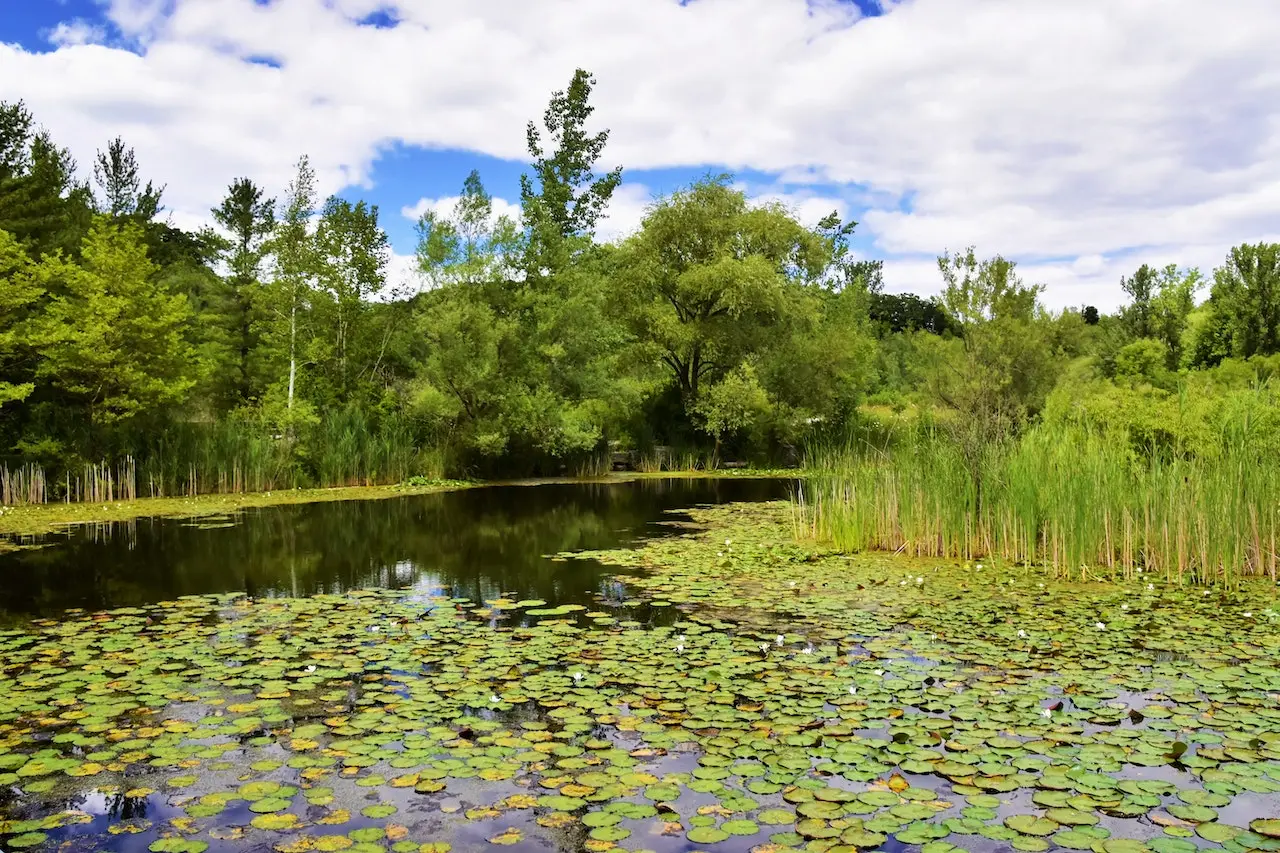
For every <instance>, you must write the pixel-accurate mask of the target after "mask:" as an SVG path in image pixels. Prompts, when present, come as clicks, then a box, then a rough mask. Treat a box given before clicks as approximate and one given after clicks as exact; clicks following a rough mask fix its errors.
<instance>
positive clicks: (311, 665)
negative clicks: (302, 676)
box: [303, 664, 316, 672]
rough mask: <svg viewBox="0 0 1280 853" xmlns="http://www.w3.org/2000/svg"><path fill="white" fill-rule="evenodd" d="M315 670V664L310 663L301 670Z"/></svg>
mask: <svg viewBox="0 0 1280 853" xmlns="http://www.w3.org/2000/svg"><path fill="white" fill-rule="evenodd" d="M315 671H316V665H315V664H310V665H309V666H307V667H306V668H305V669H304V670H303V672H315Z"/></svg>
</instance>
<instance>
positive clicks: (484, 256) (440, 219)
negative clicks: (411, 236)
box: [417, 170, 523, 286]
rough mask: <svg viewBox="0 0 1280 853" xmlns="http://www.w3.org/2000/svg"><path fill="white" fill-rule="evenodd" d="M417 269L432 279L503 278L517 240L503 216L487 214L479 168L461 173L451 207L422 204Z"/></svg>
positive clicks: (439, 282) (479, 280) (481, 281)
mask: <svg viewBox="0 0 1280 853" xmlns="http://www.w3.org/2000/svg"><path fill="white" fill-rule="evenodd" d="M417 233H418V247H417V258H418V271H419V272H421V273H422V274H423V275H424V276H425V277H426V278H427V279H428V280H430V281H431V282H432V283H433V284H435V285H437V286H439V285H443V284H446V283H450V282H463V283H466V284H473V285H479V284H487V283H493V282H496V281H506V280H509V279H510V277H511V276H512V275H514V274H515V272H516V271H515V268H514V266H513V262H514V260H515V259H516V258H517V257H518V256H519V254H520V253H521V251H522V247H523V241H522V238H521V234H520V232H519V228H518V227H517V225H516V223H515V222H514V221H512V219H511V218H510V217H508V216H505V215H504V216H499V217H497V219H494V217H493V199H492V198H491V197H490V195H489V193H488V192H486V191H485V188H484V184H483V183H481V181H480V173H479V172H477V171H475V170H472V172H471V173H470V174H469V175H467V179H466V181H465V182H464V183H463V186H462V195H461V196H460V197H459V199H458V202H457V204H455V205H454V208H453V210H452V211H451V212H450V213H449V214H447V215H441V214H439V213H437V212H436V211H434V210H427V211H425V212H424V213H423V214H422V215H421V216H419V217H418V222H417Z"/></svg>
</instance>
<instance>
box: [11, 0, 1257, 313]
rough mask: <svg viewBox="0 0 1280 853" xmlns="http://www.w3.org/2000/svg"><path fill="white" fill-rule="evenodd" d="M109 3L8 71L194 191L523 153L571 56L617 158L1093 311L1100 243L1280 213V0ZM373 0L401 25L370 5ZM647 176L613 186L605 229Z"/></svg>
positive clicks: (898, 263)
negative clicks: (964, 265) (583, 72)
mask: <svg viewBox="0 0 1280 853" xmlns="http://www.w3.org/2000/svg"><path fill="white" fill-rule="evenodd" d="M101 2H102V3H103V4H104V5H105V7H106V15H107V18H108V20H109V21H110V22H111V23H112V25H113V26H114V27H115V28H116V29H117V30H118V31H119V33H120V34H121V35H122V36H123V37H124V38H125V39H126V40H127V41H128V43H130V44H132V45H133V46H134V48H135V49H134V52H130V51H128V50H125V49H120V48H107V47H103V46H101V45H98V44H94V43H92V42H93V41H96V39H87V40H76V39H72V38H66V39H65V40H63V41H59V42H58V45H59V47H58V49H56V50H53V51H49V52H43V53H39V52H37V53H33V52H28V51H25V50H23V49H21V48H19V47H16V46H13V45H0V79H4V80H5V81H6V89H7V94H8V96H10V97H12V96H17V97H23V98H25V99H26V100H27V102H28V103H29V104H30V106H31V107H32V109H33V110H35V111H36V113H37V115H38V116H39V117H40V120H41V122H42V123H44V124H46V125H47V126H48V127H49V128H50V129H51V130H52V131H53V132H54V133H55V135H56V136H57V137H58V139H59V140H61V141H62V142H63V144H68V145H70V146H71V148H72V150H73V152H74V153H75V154H76V155H77V156H78V157H79V158H80V160H81V162H82V163H84V162H88V161H89V160H90V159H91V156H92V151H93V149H94V147H95V146H98V145H101V144H102V142H103V141H104V140H105V139H108V138H110V137H112V136H114V135H115V134H116V133H121V134H123V135H124V136H125V137H126V138H127V139H128V140H129V141H130V143H131V144H133V145H135V146H136V148H137V149H138V154H139V157H140V158H141V161H142V162H143V163H144V164H145V165H146V167H147V168H148V169H149V170H154V174H155V175H156V176H157V177H159V178H160V179H162V180H164V181H166V182H168V184H169V187H170V189H169V192H168V194H167V199H166V200H167V201H168V202H169V203H170V204H171V205H173V206H174V207H175V208H179V209H183V210H189V211H197V212H198V211H204V210H207V208H208V207H209V206H210V205H211V204H213V203H216V201H217V198H218V197H219V195H220V193H221V191H222V190H223V189H224V188H225V186H226V184H227V183H228V182H229V181H230V180H231V179H233V178H234V177H236V176H238V175H242V174H249V175H253V176H254V177H255V178H256V179H257V180H259V181H261V182H262V183H264V184H265V185H267V186H269V187H282V186H283V185H284V183H285V181H287V179H288V177H289V173H290V171H291V167H292V163H293V160H294V159H295V158H296V156H297V154H298V153H300V152H302V151H306V152H308V153H309V154H310V155H311V156H312V159H313V162H314V163H315V165H316V167H317V170H318V173H319V183H320V189H321V191H322V192H332V191H336V190H338V189H340V188H342V187H343V186H345V185H350V184H354V185H358V186H359V185H367V184H368V181H369V179H370V175H371V166H372V164H373V162H374V161H375V159H376V158H377V157H378V155H379V153H380V152H381V151H382V150H383V149H384V148H385V147H386V146H387V145H389V144H391V143H395V142H398V143H402V144H409V145H424V146H432V147H449V148H461V149H468V150H473V151H477V152H483V153H485V154H488V155H491V156H497V157H502V158H510V159H520V158H523V157H524V132H523V131H524V124H525V122H526V121H527V120H528V119H529V118H531V117H535V116H538V115H540V114H541V112H542V110H543V108H544V107H545V104H546V99H547V96H548V94H549V93H550V92H551V91H552V90H554V89H559V88H563V87H564V85H565V84H566V83H567V81H568V79H569V77H570V75H571V74H572V72H573V69H574V68H575V67H577V66H582V67H585V68H589V69H591V70H592V71H593V73H595V74H596V76H597V78H598V80H599V85H598V87H597V90H596V93H595V96H594V98H593V101H594V103H595V105H596V107H597V111H596V114H595V117H594V118H595V119H596V120H597V121H598V124H599V126H605V127H609V128H610V129H611V131H612V134H611V137H610V142H609V145H608V147H607V149H606V150H605V152H604V156H603V158H602V159H603V162H602V165H603V166H604V167H606V168H607V167H610V166H613V165H615V164H622V165H624V166H626V167H628V168H629V169H656V168H669V167H676V166H699V167H701V166H704V165H707V164H714V165H715V166H716V167H725V168H729V169H733V170H741V169H751V170H754V171H756V172H763V173H765V174H772V175H777V176H778V179H779V181H785V182H786V183H788V184H791V185H803V186H808V187H810V188H812V192H813V198H823V197H824V196H826V195H830V194H833V193H835V190H833V189H832V187H833V185H834V186H836V187H838V188H848V189H850V190H851V191H852V190H854V189H856V193H853V192H850V193H845V192H843V191H841V192H839V193H838V195H839V196H840V197H841V198H844V199H846V200H849V201H847V202H846V204H847V205H849V204H851V201H852V200H853V199H854V198H855V196H856V198H857V199H858V201H859V203H860V205H861V207H853V206H847V207H846V209H847V210H848V211H849V213H850V214H851V215H852V216H853V218H856V219H858V220H859V222H860V227H859V233H860V234H866V235H870V236H871V238H873V240H874V243H875V247H876V249H877V250H878V251H879V252H880V253H881V254H883V255H885V256H886V257H887V258H888V259H889V260H891V261H893V262H894V263H893V264H891V265H890V266H889V267H888V270H892V269H896V268H901V269H902V270H903V271H904V272H903V275H904V277H905V276H906V271H907V270H909V269H924V268H926V267H929V268H931V266H932V261H930V260H929V257H930V256H932V255H934V254H936V253H938V252H940V251H942V250H943V249H945V248H953V249H954V248H960V247H963V246H965V245H969V244H976V245H977V247H978V250H979V253H980V254H984V255H989V254H994V253H996V252H999V253H1002V254H1004V255H1006V256H1007V257H1012V258H1015V259H1017V260H1019V261H1020V262H1021V263H1022V267H1023V269H1024V270H1026V271H1031V270H1034V271H1036V272H1037V273H1038V274H1042V275H1044V276H1045V277H1046V278H1047V279H1048V284H1049V285H1050V290H1049V302H1050V303H1051V304H1060V305H1065V304H1074V303H1075V302H1077V301H1078V300H1077V296H1078V295H1080V294H1087V295H1088V296H1089V298H1091V299H1094V300H1095V301H1096V302H1097V303H1098V304H1099V305H1100V306H1101V307H1109V306H1112V305H1114V304H1115V303H1116V302H1117V301H1118V300H1119V298H1120V294H1119V291H1118V289H1117V288H1116V287H1115V284H1114V282H1115V281H1116V280H1117V279H1118V275H1117V276H1114V277H1112V276H1111V273H1112V272H1113V271H1114V270H1113V267H1115V265H1117V264H1125V263H1130V262H1136V263H1141V262H1143V261H1150V262H1168V260H1171V261H1176V262H1179V263H1184V264H1191V263H1198V262H1200V261H1199V259H1201V258H1207V257H1213V258H1215V259H1217V260H1214V261H1213V263H1217V262H1219V260H1220V258H1221V256H1222V255H1224V254H1225V252H1226V250H1227V248H1228V247H1229V246H1230V245H1232V244H1234V243H1239V242H1243V241H1246V240H1248V241H1256V240H1259V239H1276V238H1277V236H1278V234H1277V226H1276V225H1275V223H1276V222H1277V220H1278V215H1280V109H1278V108H1277V106H1276V105H1277V104H1280V73H1277V70H1278V65H1277V61H1276V59H1275V45H1276V44H1277V43H1278V42H1280V4H1276V3H1275V2H1274V0H1234V2H1233V3H1231V4H1227V5H1224V4H1218V5H1216V6H1215V5H1213V4H1208V5H1206V4H1204V3H1200V2H1196V0H1078V2H1073V3H1048V2H1039V3H1031V2H1026V0H895V2H883V3H881V6H882V7H883V8H884V10H885V12H886V13H885V14H884V15H882V16H879V17H874V18H866V19H860V18H859V16H858V13H857V11H856V7H855V6H853V5H852V4H849V3H840V2H835V0H698V2H696V3H689V4H687V5H680V4H679V3H678V2H676V0H626V2H613V3H592V2H589V0H558V2H555V3H550V2H547V3H529V2H526V0H473V2H469V3H457V2H453V1H452V0H414V2H409V0H399V2H391V0H274V2H272V3H269V4H262V3H257V2H255V0H101ZM380 10H381V11H386V12H389V13H391V14H392V15H393V16H394V17H395V18H397V19H398V20H399V21H400V23H399V24H398V25H397V26H395V27H390V28H388V27H374V26H367V25H362V24H361V21H363V20H365V18H366V17H367V16H369V15H371V14H373V13H375V12H378V11H380ZM1241 21H1247V22H1248V23H1247V25H1244V26H1242V25H1241V24H1240V22H1241ZM67 26H68V29H67V31H66V34H67V35H69V34H70V33H71V32H72V30H71V29H70V27H71V24H68V25H67ZM566 33H572V34H573V37H572V38H569V37H566V35H565V34H566ZM264 59H266V60H269V62H263V60H264ZM276 66H278V67H276ZM647 200H648V199H647V198H644V197H643V195H642V188H639V187H637V188H634V189H629V190H627V189H625V188H624V191H622V192H620V194H619V197H618V199H617V200H616V201H615V208H616V209H615V210H614V211H611V215H610V217H609V222H610V227H614V228H615V229H616V233H625V232H626V229H627V228H630V227H633V224H634V223H635V222H638V219H639V213H640V211H642V210H643V207H644V203H645V202H647ZM801 204H802V205H803V204H809V202H801ZM811 207H812V209H813V210H816V209H818V205H817V203H816V202H813V203H812V204H811ZM805 209H806V210H808V209H809V208H805ZM828 209H830V208H828ZM824 212H825V211H824ZM602 231H603V229H602ZM1135 252H1137V254H1135ZM1062 258H1068V260H1067V261H1062V260H1061V259H1062ZM1098 259H1101V263H1100V262H1099V260H1098ZM1166 259H1167V260H1166ZM933 276H934V278H933V281H934V286H935V288H936V284H937V280H936V273H934V274H933ZM886 279H887V280H889V281H891V280H892V276H891V275H890V274H889V272H888V271H887V272H886ZM1104 279H1106V280H1108V281H1109V283H1106V284H1105V285H1104V284H1103V281H1104ZM913 280H914V279H913ZM921 287H923V284H922V285H921Z"/></svg>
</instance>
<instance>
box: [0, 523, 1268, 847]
mask: <svg viewBox="0 0 1280 853" xmlns="http://www.w3.org/2000/svg"><path fill="white" fill-rule="evenodd" d="M788 513H789V511H788V509H787V508H786V506H785V505H781V504H774V505H739V506H731V507H724V508H716V509H707V510H699V511H697V512H696V513H694V520H695V521H696V522H697V523H698V525H699V526H698V527H696V528H694V529H691V530H690V531H688V532H687V534H686V535H683V536H678V537H670V538H663V539H656V540H652V541H650V542H648V543H646V544H644V545H643V546H642V547H639V548H637V549H634V550H626V551H616V552H606V553H595V554H590V555H563V557H564V558H576V557H581V556H590V557H592V558H595V559H599V560H602V561H605V562H607V563H611V564H614V565H617V566H619V567H624V566H625V567H630V568H634V569H639V570H641V571H640V572H639V573H628V576H627V577H626V583H627V585H628V590H629V591H628V595H630V596H635V597H637V598H642V599H644V600H646V601H648V602H649V603H650V605H651V606H652V605H657V610H659V611H664V612H669V613H670V614H671V615H670V616H669V617H668V618H664V619H661V620H657V622H656V623H646V624H640V623H638V622H636V621H631V620H629V619H628V618H627V613H626V611H623V610H620V609H616V608H614V607H613V606H612V604H615V603H616V601H613V600H611V599H608V598H606V597H605V596H603V595H602V596H601V600H600V602H599V604H598V609H596V610H592V609H589V608H586V607H583V606H581V605H555V604H548V602H546V601H541V600H523V601H521V600H514V599H513V598H501V599H494V600H489V601H474V602H473V601H468V600H465V599H461V598H455V599H448V600H445V599H433V600H430V601H422V600H415V599H411V598H407V597H405V596H404V595H403V594H401V593H395V592H390V591H376V590H375V591H366V592H361V593H353V594H349V595H341V596H336V595H334V596H316V597H313V598H307V599H268V600H259V601H249V600H247V599H243V598H239V597H234V596H200V597H191V598H183V599H180V600H177V601H173V602H167V603H163V604H160V605H157V606H154V607H147V608H132V609H125V610H117V611H114V612H111V613H105V614H96V615H73V616H71V617H69V618H67V619H65V620H60V621H43V622H37V623H34V624H32V625H31V626H30V627H29V628H28V629H25V630H20V631H19V630H14V631H7V632H3V633H0V665H2V667H3V669H2V671H0V682H2V683H0V783H2V784H3V785H4V786H5V788H6V789H8V790H11V791H13V792H14V795H13V797H12V798H11V799H10V800H9V801H8V802H7V803H6V804H5V805H4V806H3V810H4V811H3V819H0V833H3V840H0V846H2V847H4V849H10V848H14V849H24V848H41V847H46V846H47V847H53V846H55V845H61V844H72V845H74V846H76V849H80V848H84V849H94V848H105V847H113V846H117V841H116V840H114V839H117V838H118V836H120V835H128V836H130V837H138V838H139V840H140V841H141V842H143V843H144V845H145V846H147V847H149V849H150V850H152V851H156V853H164V851H173V853H201V851H203V850H205V849H207V848H208V847H209V846H210V845H213V844H215V843H219V842H234V843H235V844H237V845H245V846H258V845H266V846H269V847H274V848H275V849H277V850H280V851H282V853H292V851H307V850H321V851H324V850H333V851H337V850H353V851H371V850H393V851H398V853H411V851H419V853H443V851H445V850H448V849H454V850H462V849H489V848H491V847H493V846H498V847H501V846H519V845H523V844H531V843H538V842H542V843H546V842H549V843H551V844H553V845H555V846H556V847H559V848H560V849H565V850H577V849H587V850H592V851H607V850H613V849H615V848H622V849H628V850H666V849H670V850H688V849H709V850H715V849H724V850H730V849H733V850H741V849H748V848H752V847H758V848H760V849H761V850H767V851H781V850H808V851H814V853H827V851H839V853H843V852H844V851H850V850H870V849H875V848H877V847H881V846H889V845H894V846H895V849H902V848H903V846H906V847H907V848H908V849H911V850H916V849H918V850H921V851H924V853H949V851H954V850H973V851H981V850H1003V849H1010V848H1012V849H1017V850H1026V851H1046V850H1056V849H1064V850H1094V851H1100V853H1130V851H1135V852H1140V851H1156V853H1183V851H1193V850H1196V849H1203V848H1206V847H1211V848H1222V849H1226V850H1231V851H1248V850H1263V851H1271V850H1280V630H1278V627H1280V623H1278V621H1277V617H1276V614H1275V609H1274V598H1273V597H1274V591H1273V590H1270V589H1266V588H1264V587H1261V586H1255V587H1248V588H1245V589H1243V590H1237V591H1233V592H1231V593H1229V594H1228V593H1225V592H1222V593H1219V592H1211V593H1210V595H1208V596H1205V595H1202V594H1201V592H1200V590H1198V589H1197V590H1189V589H1181V588H1179V587H1177V586H1175V585H1172V584H1170V583H1168V582H1166V581H1164V580H1162V579H1156V578H1151V579H1149V580H1143V581H1141V582H1135V583H1134V584H1131V585H1126V586H1111V585H1107V586H1103V585H1096V586H1063V585H1059V584H1055V583H1053V582H1051V581H1049V580H1047V579H1046V578H1044V577H1042V576H1041V575H1040V574H1039V573H1037V572H1035V571H1032V570H1025V569H1016V570H1015V569H1006V568H999V567H992V566H983V567H978V566H977V565H969V566H960V565H949V564H942V563H936V562H933V563H930V562H920V561H908V560H901V559H897V558H893V557H890V556H862V555H858V556H850V555H844V554H837V553H833V552H830V551H827V550H824V549H821V548H817V547H814V546H810V545H806V544H797V543H796V542H795V541H794V539H793V536H792V528H791V522H790V517H789V514H788ZM655 625H657V626H655ZM1099 626H1101V627H1099Z"/></svg>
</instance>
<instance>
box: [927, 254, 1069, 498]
mask: <svg viewBox="0 0 1280 853" xmlns="http://www.w3.org/2000/svg"><path fill="white" fill-rule="evenodd" d="M1015 266H1016V265H1015V264H1014V263H1013V262H1012V261H1008V260H1005V259H1004V258H1002V257H1000V256H998V255H997V256H996V257H994V258H991V259H989V260H984V261H981V262H980V261H979V260H978V259H977V257H976V255H975V254H974V249H973V247H969V248H968V249H967V250H966V251H965V252H964V253H963V254H956V255H952V254H950V253H944V254H943V255H942V256H941V257H939V258H938V270H939V272H941V274H942V278H943V282H944V288H943V291H942V295H941V297H940V301H941V303H942V306H943V308H945V309H946V310H947V312H948V313H949V314H950V315H951V316H952V317H955V318H956V320H957V321H958V322H959V323H960V325H961V328H962V335H961V337H960V338H959V339H943V338H937V337H934V336H926V337H925V338H922V339H921V341H922V343H924V344H925V347H926V353H927V354H928V357H929V358H928V360H929V369H928V372H927V377H928V378H927V381H928V388H929V390H930V392H931V394H932V396H933V398H934V400H935V401H936V402H937V403H939V404H940V405H942V406H943V407H944V408H945V409H948V410H950V411H951V413H952V416H951V417H949V418H947V419H946V420H945V424H946V427H947V429H948V431H949V432H950V433H951V435H952V437H953V439H954V440H955V441H956V443H957V446H958V447H959V449H960V452H961V454H962V455H963V457H964V459H965V464H966V466H967V467H968V469H969V472H970V475H971V476H972V478H973V483H974V488H975V495H976V499H977V502H978V507H979V509H980V508H981V504H982V489H983V474H982V472H983V466H984V463H985V462H986V460H987V459H988V457H989V455H990V454H991V453H992V452H994V451H995V450H996V449H997V448H998V447H999V446H1000V445H1001V444H1002V443H1003V442H1004V440H1005V439H1007V438H1008V437H1009V436H1011V435H1012V434H1013V432H1014V431H1015V430H1016V429H1017V428H1018V427H1019V426H1021V425H1023V424H1024V423H1026V422H1027V420H1028V418H1029V417H1030V416H1031V415H1032V414H1034V413H1035V412H1036V411H1038V410H1039V408H1040V407H1041V406H1042V405H1043V402H1044V399H1045V397H1046V395H1047V394H1048V392H1049V390H1050V389H1051V387H1052V385H1053V381H1054V379H1055V378H1056V374H1057V370H1058V366H1059V364H1060V362H1059V361H1058V360H1057V359H1056V358H1055V354H1054V353H1053V352H1052V351H1051V349H1050V347H1049V346H1048V345H1047V340H1046V339H1047V337H1048V334H1047V331H1048V330H1047V329H1046V323H1047V320H1048V318H1047V316H1046V315H1045V313H1044V311H1043V310H1042V309H1041V308H1040V306H1039V303H1038V297H1039V294H1040V293H1041V292H1042V290H1043V286H1042V285H1024V284H1023V283H1022V280H1021V279H1020V278H1019V277H1018V276H1017V275H1016V274H1015V272H1014V269H1015Z"/></svg>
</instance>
